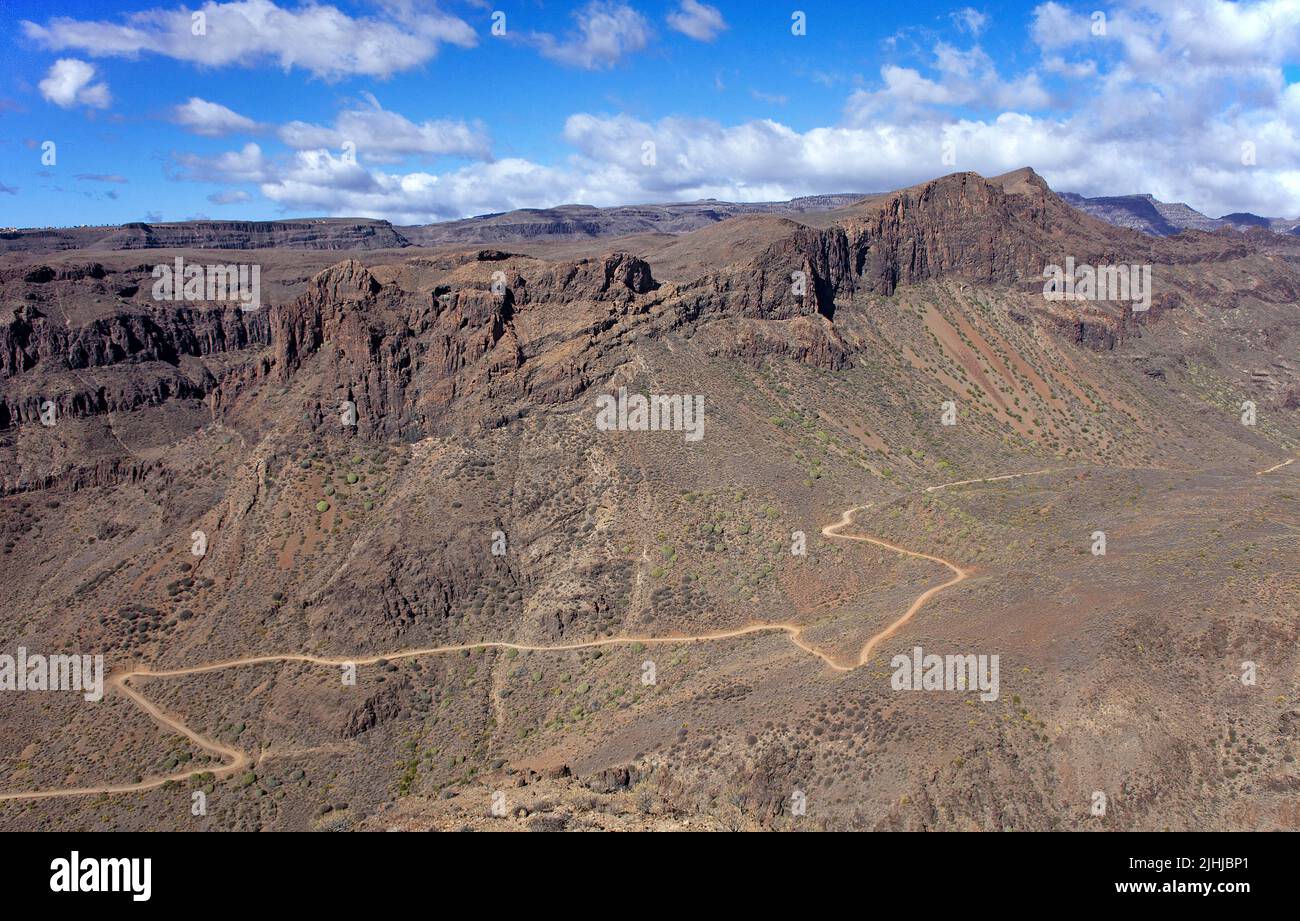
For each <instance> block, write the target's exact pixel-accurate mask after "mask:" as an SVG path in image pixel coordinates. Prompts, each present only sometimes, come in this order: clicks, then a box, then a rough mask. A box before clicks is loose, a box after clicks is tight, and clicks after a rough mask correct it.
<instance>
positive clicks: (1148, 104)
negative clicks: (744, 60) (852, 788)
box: [177, 0, 1300, 223]
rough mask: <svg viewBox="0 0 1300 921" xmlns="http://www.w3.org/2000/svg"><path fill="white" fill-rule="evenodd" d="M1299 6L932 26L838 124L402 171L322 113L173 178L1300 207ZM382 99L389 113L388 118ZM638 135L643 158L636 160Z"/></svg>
mask: <svg viewBox="0 0 1300 921" xmlns="http://www.w3.org/2000/svg"><path fill="white" fill-rule="evenodd" d="M1291 7H1300V4H1297V3H1295V2H1294V0H1292V2H1291V4H1290V6H1287V4H1285V3H1281V2H1274V0H1257V2H1254V3H1242V4H1224V3H1223V2H1221V0H1193V2H1192V3H1191V4H1186V3H1184V4H1180V5H1177V6H1175V5H1174V4H1173V3H1172V2H1171V3H1168V4H1166V3H1164V2H1163V0H1135V2H1134V3H1133V4H1130V5H1121V6H1117V7H1115V8H1114V9H1113V10H1112V12H1111V13H1110V14H1109V15H1108V19H1107V32H1106V35H1104V36H1095V37H1094V36H1092V33H1091V19H1090V18H1089V15H1088V14H1087V13H1075V12H1071V11H1070V10H1069V9H1067V8H1066V7H1064V6H1061V5H1059V4H1056V3H1047V4H1043V5H1041V6H1040V7H1038V8H1037V9H1036V10H1035V12H1034V14H1033V16H1032V17H1031V19H1030V21H1029V22H1028V23H1026V24H1027V25H1028V26H1029V27H1030V31H1031V34H1033V36H1034V38H1035V40H1036V41H1037V42H1038V44H1039V46H1040V49H1041V51H1042V61H1041V63H1039V64H1038V65H1037V66H1034V67H1031V68H1029V69H1028V70H1023V71H1019V72H1016V71H1005V70H1000V69H999V67H998V65H997V63H996V62H994V61H993V60H992V59H991V58H990V56H989V55H988V54H986V53H985V52H984V51H983V50H982V49H981V48H980V47H979V46H978V45H975V46H974V47H969V48H959V47H956V46H953V45H947V44H943V43H940V44H939V45H937V46H935V47H934V48H933V51H932V53H931V54H930V56H929V57H928V58H927V59H926V60H925V61H924V62H922V63H919V64H918V62H917V61H914V60H909V61H905V62H902V63H900V62H895V61H890V62H888V63H887V64H886V66H885V67H883V68H882V69H881V72H880V78H879V81H878V82H876V84H875V85H874V86H869V87H865V88H862V89H860V90H858V91H857V92H855V93H853V94H852V95H851V96H850V97H849V98H848V100H847V104H846V107H845V113H844V118H843V120H842V122H841V123H840V124H838V125H828V126H823V127H813V128H809V129H807V130H796V129H794V128H792V127H790V126H787V125H785V124H782V123H781V122H779V121H775V120H766V119H765V120H755V121H748V122H741V123H733V124H725V123H721V122H718V121H715V120H710V119H688V118H662V119H658V120H643V119H638V118H633V117H631V116H628V115H626V114H613V115H609V114H593V113H588V112H579V113H576V114H574V115H571V116H570V117H569V118H568V119H567V120H566V122H565V124H564V128H563V138H564V140H565V141H566V142H567V144H568V145H569V147H570V153H569V155H568V156H567V157H565V158H563V159H561V160H558V161H556V162H554V163H552V164H541V163H535V162H531V161H529V160H525V159H520V158H510V159H507V160H501V161H496V162H490V161H485V162H479V163H473V164H470V165H468V166H464V167H460V168H458V169H451V170H446V171H436V170H417V171H406V170H400V169H391V170H389V169H384V168H380V167H379V166H378V165H377V164H379V163H381V158H382V155H383V154H384V151H382V150H380V151H378V154H379V155H380V158H376V157H374V156H371V157H366V156H365V153H366V151H365V148H364V147H363V146H362V145H361V144H358V148H359V149H358V153H359V154H362V155H363V156H362V159H363V161H367V162H365V165H362V164H359V163H355V162H348V161H346V160H344V159H343V158H342V157H340V156H339V155H338V145H336V144H335V143H334V142H335V141H337V138H336V137H334V136H333V135H332V134H330V132H338V131H340V130H341V128H340V124H341V122H342V116H340V119H338V120H336V123H335V124H334V125H333V126H330V127H319V126H305V128H303V129H302V130H303V131H304V132H307V130H308V129H311V130H314V131H317V132H322V134H320V136H318V137H310V135H309V133H308V134H304V136H303V137H301V138H299V139H298V141H297V142H296V143H299V144H302V145H303V146H304V147H309V146H313V145H310V144H308V143H307V141H308V140H311V141H321V143H320V145H319V146H321V147H326V148H331V149H332V151H333V152H331V151H330V150H308V149H304V150H301V151H299V152H298V153H297V154H295V155H292V156H289V157H286V158H280V159H275V160H268V159H267V158H266V157H264V156H263V154H262V152H261V150H260V149H259V148H257V146H256V145H247V146H246V147H244V148H243V150H240V151H235V152H232V153H229V154H225V155H222V156H221V157H214V158H196V157H192V156H188V155H187V156H186V157H178V158H177V160H178V162H179V163H180V164H181V166H182V175H183V176H185V178H206V179H208V180H210V181H224V182H237V181H253V182H258V183H260V189H261V193H262V195H263V196H264V197H266V198H268V199H271V200H273V201H275V202H277V203H279V204H281V205H283V206H284V207H285V208H286V209H289V210H293V211H298V212H305V213H321V214H332V215H360V216H374V217H387V218H389V219H392V220H395V221H400V222H412V223H415V222H425V221H430V220H441V219H445V218H450V217H460V216H465V215H470V214H477V213H483V212H487V211H504V210H509V209H512V208H517V207H544V206H548V205H555V204H561V203H566V202H583V203H588V204H594V205H611V204H623V203H628V202H635V201H669V200H690V199H697V198H708V197H715V198H719V199H731V200H740V201H756V200H764V199H784V198H790V197H792V196H796V195H804V194H814V193H819V192H832V191H859V192H872V191H883V190H887V189H892V188H899V187H902V186H907V185H911V184H914V183H916V182H919V181H922V180H925V179H928V178H932V177H934V176H936V175H940V174H943V173H946V172H952V171H954V170H972V171H976V172H980V173H983V174H984V175H995V174H997V173H1002V172H1006V171H1008V170H1011V169H1015V168H1017V167H1021V166H1033V167H1034V168H1035V169H1037V170H1038V171H1039V172H1040V173H1042V174H1043V176H1044V177H1045V178H1046V179H1047V180H1048V182H1049V183H1051V184H1052V186H1053V187H1054V188H1056V189H1058V190H1061V191H1076V192H1080V193H1083V194H1085V195H1102V194H1112V195H1113V194H1124V193H1131V192H1150V193H1152V194H1154V195H1156V196H1157V197H1159V198H1162V199H1165V200H1169V201H1186V202H1187V203H1188V204H1190V205H1192V206H1193V207H1196V208H1198V209H1200V210H1202V211H1205V212H1207V213H1209V214H1212V215H1216V216H1217V215H1219V214H1223V213H1226V212H1229V211H1239V210H1246V211H1255V212H1258V213H1262V214H1269V215H1278V216H1295V215H1300V85H1297V84H1290V85H1288V84H1287V82H1286V80H1285V78H1284V76H1283V74H1282V67H1283V65H1284V64H1286V63H1288V62H1290V61H1293V60H1294V59H1295V49H1296V48H1297V47H1298V46H1297V42H1300V24H1297V22H1295V21H1293V20H1292V19H1290V18H1288V17H1289V16H1290V9H1291ZM1084 9H1085V10H1086V9H1087V7H1084ZM1261 23H1264V24H1265V25H1267V27H1268V29H1267V34H1265V32H1263V31H1261V25H1260V24H1261ZM1215 28H1221V29H1222V30H1223V32H1224V38H1223V42H1222V45H1221V46H1215V44H1214V43H1213V42H1212V41H1206V40H1205V39H1204V37H1203V36H1201V35H1200V33H1199V32H1198V31H1197V30H1198V29H1203V30H1207V31H1206V33H1205V34H1206V35H1213V29H1215ZM1063 36H1064V37H1063ZM1251 41H1257V42H1258V43H1259V45H1258V49H1257V51H1258V53H1257V54H1256V55H1255V56H1254V57H1252V56H1250V55H1246V54H1243V53H1242V49H1243V48H1244V47H1246V45H1247V44H1249V43H1250V42H1251ZM620 53H621V52H620ZM586 59H587V58H584V60H586ZM589 60H591V61H592V62H595V61H596V60H597V59H596V58H595V57H590V58H589ZM607 60H608V59H607ZM904 64H907V65H913V66H904ZM593 66H596V65H594V63H593ZM1040 75H1041V76H1040ZM1045 83H1046V85H1045ZM1049 90H1050V91H1049ZM358 111H361V112H363V113H368V114H367V117H368V118H372V119H376V122H375V123H374V124H371V123H369V122H365V121H364V120H363V121H362V122H359V123H358V125H359V127H358V131H360V130H361V129H362V128H366V129H368V130H369V131H370V133H371V134H377V133H383V131H385V130H388V131H390V132H391V133H392V134H393V135H394V136H395V137H400V138H403V140H402V141H401V142H394V144H395V147H397V148H400V149H395V150H393V151H390V152H392V153H395V154H396V153H416V154H421V153H428V152H429V151H428V150H427V149H422V148H426V147H427V145H428V144H429V143H430V142H429V141H428V138H429V137H433V138H441V137H443V135H441V134H440V133H439V131H437V130H432V131H430V130H427V126H431V125H432V126H436V125H438V124H439V123H436V122H426V123H419V124H417V123H413V122H410V121H409V120H407V119H404V118H401V117H400V116H393V115H392V113H383V117H382V118H380V117H379V116H376V115H375V114H374V113H376V112H382V109H380V108H379V105H378V103H377V102H373V101H372V103H371V105H370V106H369V107H363V108H361V109H359V110H358ZM390 117H391V118H396V119H400V121H391V124H392V125H393V126H394V127H392V128H391V129H389V128H385V127H381V126H384V125H388V124H389V123H390ZM453 135H454V132H453ZM647 143H649V144H652V145H653V150H654V152H655V157H654V158H653V159H654V162H653V164H651V165H647V164H646V163H645V162H644V159H645V156H644V155H645V152H646V150H647V148H646V145H647ZM1247 143H1249V144H1253V145H1255V149H1256V152H1257V164H1256V165H1253V166H1246V165H1243V164H1242V163H1241V150H1242V145H1243V144H1247ZM945 152H953V153H955V156H956V162H955V164H950V163H947V162H945V159H944V154H945Z"/></svg>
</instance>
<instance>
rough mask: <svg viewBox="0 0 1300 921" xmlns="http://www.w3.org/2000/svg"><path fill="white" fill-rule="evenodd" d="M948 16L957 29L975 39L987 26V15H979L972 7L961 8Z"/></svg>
mask: <svg viewBox="0 0 1300 921" xmlns="http://www.w3.org/2000/svg"><path fill="white" fill-rule="evenodd" d="M949 16H950V18H951V19H952V21H953V24H954V25H956V26H957V28H958V29H961V30H962V31H964V32H969V33H970V34H971V35H974V36H976V37H979V35H980V33H981V32H983V31H984V29H985V28H986V27H987V26H988V24H989V17H988V14H987V13H981V12H980V11H979V10H977V9H975V8H974V7H972V6H966V7H962V8H961V9H960V10H957V11H956V12H955V13H950V14H949Z"/></svg>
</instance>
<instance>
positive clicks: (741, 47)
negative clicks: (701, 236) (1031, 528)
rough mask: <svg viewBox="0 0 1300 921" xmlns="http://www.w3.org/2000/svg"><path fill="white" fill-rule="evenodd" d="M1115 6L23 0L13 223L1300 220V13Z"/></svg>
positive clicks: (1152, 2) (13, 89)
mask: <svg viewBox="0 0 1300 921" xmlns="http://www.w3.org/2000/svg"><path fill="white" fill-rule="evenodd" d="M1096 9H1097V4H1095V3H1087V4H1083V5H1077V6H1076V5H1071V4H1067V3H1056V2H1047V3H999V4H996V5H991V4H985V5H967V4H961V3H957V4H946V3H933V2H916V3H911V4H905V5H904V4H875V3H871V4H868V3H852V4H846V3H823V2H811V0H808V2H798V3H788V4H776V3H765V2H750V3H729V2H725V0H717V2H713V3H703V2H701V0H662V2H650V0H646V2H639V0H626V2H623V0H593V2H580V3H552V2H546V3H543V2H536V0H530V2H506V0H501V2H491V3H489V2H471V0H460V2H457V0H444V2H442V3H439V4H434V3H429V2H421V0H381V2H350V3H349V2H336V3H323V2H322V3H316V4H306V3H296V2H291V0H238V2H231V3H225V2H209V3H205V4H202V5H201V6H198V5H196V6H194V7H189V8H187V7H182V6H179V5H167V4H160V5H151V4H149V3H148V2H143V3H141V2H124V0H101V2H63V3H56V4H49V3H36V2H30V0H19V2H16V3H12V2H11V3H7V4H6V5H5V7H4V9H3V11H2V12H0V36H3V37H2V38H0V45H2V46H3V55H4V60H5V61H6V62H7V64H8V65H9V66H7V67H6V68H5V73H4V75H3V76H0V225H6V226H8V225H14V226H41V225H46V224H57V225H70V224H82V223H91V224H99V223H120V222H124V221H132V220H155V221H157V220H184V219H187V218H191V217H197V216H207V217H212V218H219V219H273V218H277V217H285V216H305V215H349V216H372V217H384V218H388V219H391V220H394V221H395V222H398V223H413V222H424V221H432V220H442V219H447V218H452V217H458V216H464V215H468V214H475V213H482V212H486V211H497V210H506V209H508V208H511V207H525V206H547V205H554V204H560V203H564V202H571V201H581V202H586V203H591V204H599V205H606V204H616V203H627V202H643V201H666V200H689V199H695V198H701V197H710V196H711V197H717V198H728V199H737V200H764V199H772V198H788V197H791V196H793V195H800V194H811V193H817V192H834V191H864V192H865V191H877V190H881V189H887V188H895V187H898V186H902V185H906V184H910V183H913V182H918V181H922V180H924V179H928V178H931V177H933V176H936V175H940V174H943V173H947V172H953V171H956V170H962V169H972V170H976V171H979V172H982V173H985V174H986V175H989V174H993V173H997V172H1002V171H1005V170H1009V169H1014V168H1017V167H1019V166H1025V165H1029V166H1033V167H1035V168H1036V169H1038V170H1039V172H1041V173H1042V174H1043V175H1044V176H1045V177H1046V178H1047V179H1048V181H1049V182H1051V183H1052V184H1053V186H1054V187H1056V188H1058V189H1062V190H1070V191H1079V192H1082V193H1084V194H1122V193H1127V192H1136V191H1150V192H1152V193H1154V194H1156V195H1157V196H1159V197H1161V198H1165V199H1171V200H1182V201H1187V202H1188V203H1189V204H1192V205H1193V206H1194V207H1198V208H1201V209H1202V210H1206V211H1208V212H1210V213H1213V214H1216V215H1217V214H1219V213H1223V212H1226V211H1232V210H1253V211H1257V212H1260V213H1266V214H1270V215H1286V216H1295V215H1297V214H1300V144H1298V143H1297V137H1296V134H1297V132H1298V131H1300V84H1297V81H1298V80H1300V0H1258V2H1246V3H1231V2H1224V0H1182V2H1178V3H1174V2H1163V0H1139V2H1124V3H1120V4H1116V5H1113V6H1104V7H1101V12H1100V13H1099V14H1098V13H1094V10H1096ZM795 10H799V11H802V12H803V13H804V14H805V21H806V34H802V35H798V34H794V33H795V31H796V30H795V29H793V28H792V25H793V24H794V19H793V16H792V13H793V12H794V11H795ZM194 11H198V12H201V13H202V14H203V19H202V24H201V25H202V28H201V29H197V30H196V28H195V27H194V20H193V18H192V13H193V12H194ZM495 13H501V14H504V23H503V24H504V34H493V24H494V21H495V22H498V23H500V22H501V17H500V16H499V15H498V16H494V14H495ZM1098 15H1101V16H1103V17H1104V18H1103V19H1102V21H1101V23H1100V28H1099V23H1098V19H1097V16H1098ZM196 31H198V32H199V34H195V32H196ZM498 31H501V30H500V28H498ZM46 142H53V144H54V145H55V146H54V148H53V153H54V158H53V159H54V162H53V163H43V161H42V157H43V154H44V156H45V158H46V159H47V160H48V159H49V155H48V153H46V149H47V148H46Z"/></svg>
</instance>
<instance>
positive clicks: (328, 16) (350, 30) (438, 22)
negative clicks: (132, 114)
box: [22, 0, 478, 79]
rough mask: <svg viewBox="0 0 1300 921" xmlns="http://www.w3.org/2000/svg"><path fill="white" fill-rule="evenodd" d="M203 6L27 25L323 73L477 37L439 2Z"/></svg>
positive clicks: (88, 48) (378, 72)
mask: <svg viewBox="0 0 1300 921" xmlns="http://www.w3.org/2000/svg"><path fill="white" fill-rule="evenodd" d="M197 13H202V15H203V17H204V20H203V30H202V33H201V34H195V29H196V28H197V25H196V23H195V20H194V18H193V16H194V15H196V14H195V13H192V12H191V11H190V10H189V9H186V8H184V7H180V8H177V9H174V10H165V9H151V10H146V11H143V12H139V13H131V14H129V15H127V16H126V17H125V18H124V20H123V21H122V22H108V21H104V20H85V19H73V18H71V17H66V16H61V17H57V18H54V19H51V20H50V21H49V22H47V23H46V24H45V25H39V24H37V23H34V22H30V21H27V20H24V21H23V22H22V29H23V32H24V34H25V35H26V36H27V37H28V38H29V39H32V40H33V41H35V42H37V43H38V44H40V45H41V46H42V47H45V48H49V49H52V50H55V51H59V50H63V49H66V48H75V49H78V50H81V51H83V52H84V53H86V54H89V55H91V56H92V57H129V58H135V57H138V56H139V55H140V54H142V53H150V54H157V55H162V56H164V57H169V58H173V59H175V60H179V61H188V62H190V63H193V64H199V65H203V66H208V67H224V66H229V65H241V66H253V65H257V64H262V63H265V62H270V63H273V64H276V65H278V66H280V67H282V68H283V69H284V70H286V71H287V70H292V69H294V68H301V69H302V70H305V71H307V72H308V73H311V74H313V75H314V76H317V77H322V78H326V79H339V78H342V77H345V76H352V75H363V76H369V77H381V78H382V77H389V76H391V75H393V74H395V73H400V72H402V71H407V70H411V69H412V68H416V67H419V66H421V65H423V64H424V63H426V62H427V61H429V60H430V59H431V58H433V57H434V55H436V54H437V53H438V50H439V48H440V46H442V45H444V44H452V45H458V46H460V47H463V48H469V47H473V46H474V45H475V44H476V43H477V41H478V39H477V37H476V35H475V33H474V30H473V29H472V28H471V27H470V25H469V24H468V23H466V22H465V21H464V20H462V19H459V18H458V17H456V16H451V15H448V14H446V13H443V12H441V11H440V10H438V9H437V8H436V7H429V8H427V9H426V10H423V11H417V9H416V6H415V4H413V3H410V2H405V0H390V2H387V3H384V4H381V7H380V14H379V15H378V16H357V17H352V16H349V15H347V14H346V13H344V12H342V11H341V10H339V9H338V7H335V6H330V5H328V4H323V3H304V4H303V5H301V6H300V7H298V8H297V9H294V10H288V9H284V8H282V7H280V6H277V5H276V4H275V3H274V2H272V0H233V2H228V3H220V2H212V0H209V2H207V3H204V4H203V5H202V6H201V7H199V9H198V11H197Z"/></svg>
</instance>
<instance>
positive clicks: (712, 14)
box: [668, 0, 727, 42]
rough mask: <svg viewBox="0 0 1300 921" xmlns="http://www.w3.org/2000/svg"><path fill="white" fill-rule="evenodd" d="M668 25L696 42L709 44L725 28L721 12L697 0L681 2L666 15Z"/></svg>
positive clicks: (725, 24) (725, 23)
mask: <svg viewBox="0 0 1300 921" xmlns="http://www.w3.org/2000/svg"><path fill="white" fill-rule="evenodd" d="M668 25H669V26H671V27H672V28H673V29H676V30H677V31H678V32H680V33H682V34H683V35H687V36H690V37H691V38H693V39H695V40H696V41H697V42H711V41H713V40H714V39H715V38H717V37H718V35H719V34H720V33H721V32H723V31H725V30H726V28H727V22H726V20H725V19H723V18H722V11H721V10H719V9H718V8H717V7H716V6H710V5H709V4H707V3H700V2H699V0H682V2H681V4H680V5H679V6H678V7H677V9H676V10H674V11H673V12H671V13H669V14H668Z"/></svg>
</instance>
